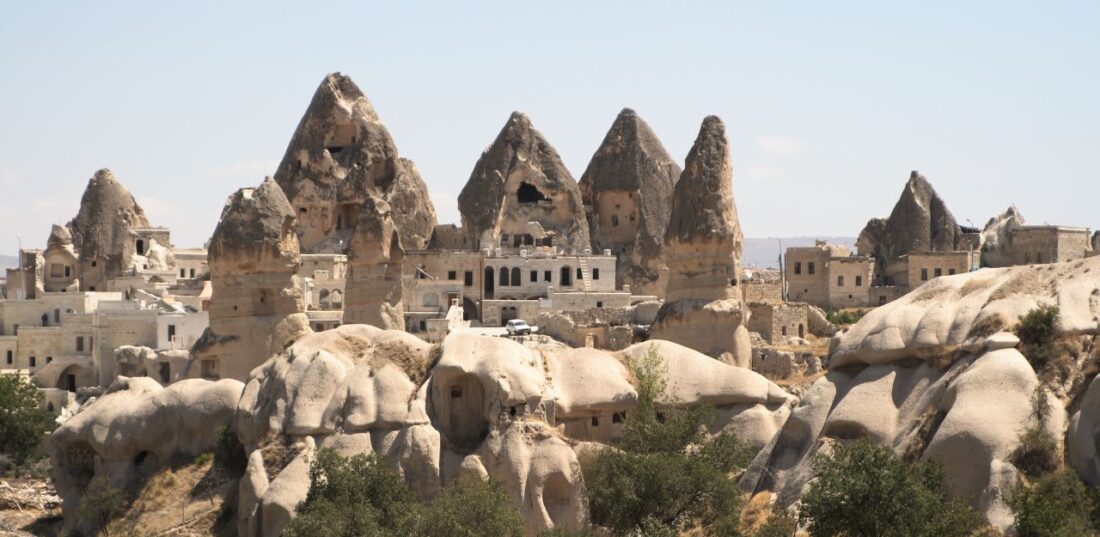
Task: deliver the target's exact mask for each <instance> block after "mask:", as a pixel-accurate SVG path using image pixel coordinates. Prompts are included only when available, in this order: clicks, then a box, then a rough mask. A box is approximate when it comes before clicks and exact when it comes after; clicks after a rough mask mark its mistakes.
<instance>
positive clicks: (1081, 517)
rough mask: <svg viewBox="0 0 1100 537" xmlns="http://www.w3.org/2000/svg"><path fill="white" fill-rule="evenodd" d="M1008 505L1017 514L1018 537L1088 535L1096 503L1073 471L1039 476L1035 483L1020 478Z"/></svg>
mask: <svg viewBox="0 0 1100 537" xmlns="http://www.w3.org/2000/svg"><path fill="white" fill-rule="evenodd" d="M1008 504H1009V506H1010V507H1012V510H1013V511H1014V512H1015V513H1016V530H1017V531H1018V532H1019V535H1020V537H1062V536H1067V537H1068V536H1071V535H1091V534H1092V532H1093V531H1094V530H1095V529H1096V528H1095V527H1094V526H1093V523H1092V520H1091V516H1092V514H1093V511H1094V510H1095V509H1096V504H1095V503H1094V499H1093V497H1092V495H1091V494H1090V493H1089V491H1088V489H1086V488H1085V485H1084V483H1082V482H1081V479H1080V478H1078V477H1077V474H1075V473H1073V472H1072V471H1067V470H1062V471H1059V472H1055V473H1053V474H1049V475H1047V476H1044V477H1042V478H1040V479H1039V480H1038V481H1037V482H1036V483H1035V484H1034V486H1030V487H1029V486H1028V485H1027V484H1026V483H1024V482H1023V481H1020V482H1019V483H1017V484H1016V486H1015V487H1014V488H1013V489H1012V494H1011V496H1010V497H1009V499H1008Z"/></svg>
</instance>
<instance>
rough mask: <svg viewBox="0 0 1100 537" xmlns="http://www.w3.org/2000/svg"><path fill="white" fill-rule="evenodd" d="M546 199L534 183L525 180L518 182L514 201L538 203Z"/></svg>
mask: <svg viewBox="0 0 1100 537" xmlns="http://www.w3.org/2000/svg"><path fill="white" fill-rule="evenodd" d="M546 200H547V198H546V196H544V195H543V194H542V192H540V191H539V189H538V188H537V187H535V185H532V184H531V183H528V182H527V181H524V182H522V183H520V184H519V190H517V191H516V201H519V202H520V203H538V202H540V201H546Z"/></svg>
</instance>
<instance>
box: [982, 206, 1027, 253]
mask: <svg viewBox="0 0 1100 537" xmlns="http://www.w3.org/2000/svg"><path fill="white" fill-rule="evenodd" d="M1022 225H1024V217H1023V215H1021V214H1020V211H1019V210H1018V209H1016V207H1015V206H1012V207H1009V208H1008V209H1006V210H1005V212H1003V213H1001V214H999V215H997V216H994V217H993V218H990V219H989V222H986V224H985V227H984V228H982V266H983V267H1007V266H1011V265H1012V232H1013V231H1014V230H1015V229H1016V228H1018V227H1020V226H1022Z"/></svg>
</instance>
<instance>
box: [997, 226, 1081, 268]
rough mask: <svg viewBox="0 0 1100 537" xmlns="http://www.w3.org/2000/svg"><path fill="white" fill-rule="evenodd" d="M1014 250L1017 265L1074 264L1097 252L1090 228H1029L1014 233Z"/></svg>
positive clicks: (1015, 229) (1014, 259) (1013, 262)
mask: <svg viewBox="0 0 1100 537" xmlns="http://www.w3.org/2000/svg"><path fill="white" fill-rule="evenodd" d="M1011 248H1012V250H1011V251H1012V264H1014V265H1031V264H1042V263H1063V262H1066V261H1074V260H1076V259H1082V258H1084V257H1087V256H1088V255H1089V254H1090V252H1091V251H1092V249H1093V247H1092V244H1091V238H1090V232H1089V229H1088V228H1081V227H1068V226H1027V225H1024V226H1018V227H1016V228H1014V229H1013V230H1012V247H1011Z"/></svg>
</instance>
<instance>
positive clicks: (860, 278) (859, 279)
mask: <svg viewBox="0 0 1100 537" xmlns="http://www.w3.org/2000/svg"><path fill="white" fill-rule="evenodd" d="M856 287H863V276H856Z"/></svg>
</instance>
